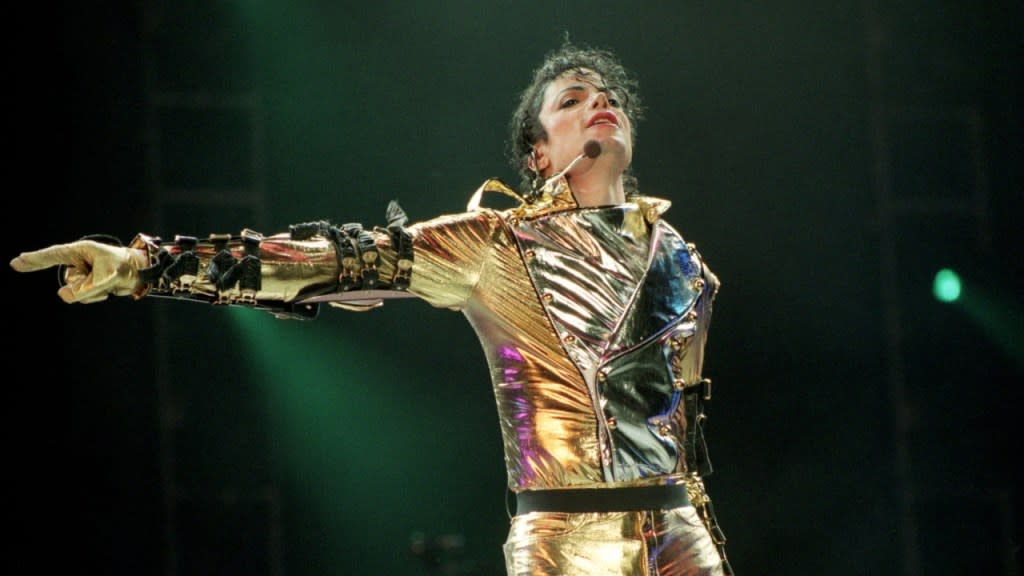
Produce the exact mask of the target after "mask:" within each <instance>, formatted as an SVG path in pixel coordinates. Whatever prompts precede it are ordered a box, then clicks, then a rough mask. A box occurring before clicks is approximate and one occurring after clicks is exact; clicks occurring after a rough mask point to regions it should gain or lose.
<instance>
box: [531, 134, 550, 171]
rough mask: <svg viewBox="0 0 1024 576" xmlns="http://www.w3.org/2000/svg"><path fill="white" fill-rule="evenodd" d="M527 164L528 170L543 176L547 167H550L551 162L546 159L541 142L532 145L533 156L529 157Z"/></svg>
mask: <svg viewBox="0 0 1024 576" xmlns="http://www.w3.org/2000/svg"><path fill="white" fill-rule="evenodd" d="M527 162H528V163H529V166H530V169H531V170H534V171H535V172H539V173H541V174H543V173H544V171H545V170H547V169H548V166H550V165H551V160H550V159H549V158H548V155H547V149H546V146H545V145H544V142H543V141H541V142H537V143H536V144H534V145H533V154H531V155H530V158H529V159H528V160H527Z"/></svg>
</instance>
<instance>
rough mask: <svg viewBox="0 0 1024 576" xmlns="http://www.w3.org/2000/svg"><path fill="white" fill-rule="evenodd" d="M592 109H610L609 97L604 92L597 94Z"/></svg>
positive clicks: (591, 103)
mask: <svg viewBox="0 0 1024 576" xmlns="http://www.w3.org/2000/svg"><path fill="white" fill-rule="evenodd" d="M590 107H591V108H607V107H608V95H607V94H605V93H604V92H595V93H594V99H593V100H591V102H590Z"/></svg>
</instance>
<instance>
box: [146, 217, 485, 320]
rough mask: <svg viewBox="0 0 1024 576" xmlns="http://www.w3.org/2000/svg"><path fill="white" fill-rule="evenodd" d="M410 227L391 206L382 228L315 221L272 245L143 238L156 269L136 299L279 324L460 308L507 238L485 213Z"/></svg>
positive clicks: (253, 239)
mask: <svg viewBox="0 0 1024 576" xmlns="http://www.w3.org/2000/svg"><path fill="white" fill-rule="evenodd" d="M405 223H406V217H405V214H404V212H402V211H401V208H399V207H398V205H397V204H396V203H394V202H392V203H391V205H390V206H389V207H388V224H387V226H383V227H373V228H367V227H364V226H362V225H360V224H343V225H334V224H331V223H330V222H327V221H315V222H306V223H301V224H296V225H293V226H290V227H289V230H288V232H285V233H279V234H274V235H270V236H264V235H262V234H260V233H258V232H255V231H252V230H243V231H242V232H241V233H240V234H237V235H231V234H212V235H210V236H208V237H207V238H202V239H200V238H197V237H190V236H175V237H174V239H173V240H171V241H165V240H163V239H161V238H159V237H154V236H149V235H145V234H139V235H137V236H136V237H135V239H134V240H133V241H132V243H131V246H132V247H134V248H139V249H142V250H145V251H146V253H147V254H148V256H149V262H150V266H149V267H148V268H145V269H143V270H140V279H141V280H142V288H141V289H140V290H139V292H138V294H137V296H138V297H141V296H147V297H163V298H176V299H184V300H193V301H199V302H207V303H211V304H221V305H233V306H248V307H254V308H258V309H263V310H267V311H269V312H271V313H273V314H274V315H275V316H277V317H279V318H313V317H315V316H316V315H317V313H318V309H319V304H320V303H327V304H328V305H331V306H334V307H340V308H345V309H349V310H368V309H371V308H375V307H377V306H379V305H381V304H382V303H383V301H384V300H389V299H396V298H408V297H418V298H421V299H423V300H425V301H427V302H428V303H430V304H431V305H434V306H438V307H447V308H452V309H458V308H460V307H461V306H462V305H463V304H464V303H465V301H466V300H467V299H468V298H469V295H470V294H471V293H472V288H473V286H474V285H475V283H476V281H477V279H478V278H479V274H480V270H481V268H482V266H483V263H484V262H485V261H486V255H487V253H488V251H489V246H490V244H491V238H492V236H493V235H494V234H497V233H500V230H502V226H501V219H500V217H499V216H498V215H497V214H496V213H494V212H493V211H489V210H481V211H474V212H467V213H462V214H454V215H445V216H440V217H438V218H434V219H432V220H428V221H424V222H421V223H418V224H414V225H412V226H408V227H407V226H405Z"/></svg>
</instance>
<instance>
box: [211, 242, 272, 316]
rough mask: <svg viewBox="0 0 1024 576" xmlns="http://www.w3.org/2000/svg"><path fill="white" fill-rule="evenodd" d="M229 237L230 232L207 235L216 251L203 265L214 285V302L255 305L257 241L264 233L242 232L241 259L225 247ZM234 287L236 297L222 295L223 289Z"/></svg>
mask: <svg viewBox="0 0 1024 576" xmlns="http://www.w3.org/2000/svg"><path fill="white" fill-rule="evenodd" d="M230 240H231V236H230V235H211V236H210V241H211V242H213V244H214V246H215V248H216V251H217V253H216V255H215V256H214V257H213V259H212V260H210V264H209V265H208V266H207V267H206V274H207V276H209V278H210V281H211V282H213V284H214V285H215V286H216V287H217V292H218V294H217V301H216V302H215V304H256V292H258V291H259V289H260V285H261V270H260V242H262V241H263V235H262V234H260V233H258V232H254V231H253V230H249V229H246V230H243V231H242V235H241V240H242V248H243V250H244V255H243V256H242V257H241V258H235V256H234V255H233V254H232V253H231V251H230V250H229V249H228V248H227V243H228V241H230ZM235 286H238V292H239V294H238V296H231V297H228V296H225V294H224V292H226V291H229V290H231V289H232V288H234V287H235Z"/></svg>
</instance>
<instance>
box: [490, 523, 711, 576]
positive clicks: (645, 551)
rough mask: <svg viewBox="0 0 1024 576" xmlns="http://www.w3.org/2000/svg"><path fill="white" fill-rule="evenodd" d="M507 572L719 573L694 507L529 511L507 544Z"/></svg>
mask: <svg viewBox="0 0 1024 576" xmlns="http://www.w3.org/2000/svg"><path fill="white" fill-rule="evenodd" d="M504 549H505V566H506V569H507V571H508V575H509V576H721V574H723V572H722V562H721V558H720V557H719V555H718V551H717V550H716V549H715V545H714V543H713V542H712V541H711V536H710V535H709V534H708V532H707V529H706V528H705V526H704V523H703V522H701V519H700V517H699V516H698V515H697V511H696V509H694V508H693V506H685V507H682V508H676V509H673V510H668V511H660V510H656V511H644V512H600V513H596V512H587V513H575V514H569V513H564V512H531V513H529V514H523V515H520V516H515V517H514V518H513V519H512V527H511V529H510V530H509V535H508V540H506V542H505V546H504Z"/></svg>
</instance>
